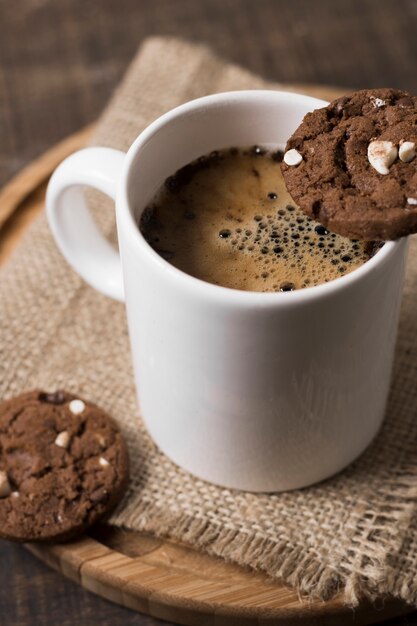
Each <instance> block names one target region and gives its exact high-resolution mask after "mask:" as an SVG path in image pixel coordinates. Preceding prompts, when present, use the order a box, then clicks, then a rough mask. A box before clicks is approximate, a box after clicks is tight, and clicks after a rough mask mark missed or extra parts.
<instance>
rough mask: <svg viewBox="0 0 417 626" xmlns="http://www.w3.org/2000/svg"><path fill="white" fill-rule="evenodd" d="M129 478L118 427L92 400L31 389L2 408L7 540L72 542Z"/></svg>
mask: <svg viewBox="0 0 417 626" xmlns="http://www.w3.org/2000/svg"><path fill="white" fill-rule="evenodd" d="M128 473H129V463H128V454H127V449H126V445H125V442H124V440H123V438H122V435H121V433H120V431H119V429H118V427H117V425H116V424H115V422H114V421H113V420H112V419H111V418H110V417H109V416H108V415H107V414H106V413H105V412H104V411H102V410H101V409H100V408H98V407H97V406H96V405H94V404H92V403H91V402H88V401H86V400H82V399H81V398H78V397H76V396H74V395H73V394H70V393H67V392H64V391H59V392H56V393H45V392H42V391H31V392H28V393H25V394H22V395H20V396H18V397H16V398H13V399H11V400H7V401H5V402H3V403H1V404H0V537H3V538H5V539H10V540H13V541H52V540H53V541H57V540H67V539H70V538H71V537H73V536H75V535H77V534H80V533H81V532H83V531H84V530H85V529H86V528H88V527H89V526H91V525H92V524H93V523H94V522H96V521H97V520H98V519H99V518H100V517H102V516H103V515H104V514H106V513H108V512H109V511H110V510H111V509H112V508H113V507H114V506H115V505H116V504H117V502H118V501H119V500H120V499H121V497H122V495H123V493H124V490H125V487H126V485H127V481H128Z"/></svg>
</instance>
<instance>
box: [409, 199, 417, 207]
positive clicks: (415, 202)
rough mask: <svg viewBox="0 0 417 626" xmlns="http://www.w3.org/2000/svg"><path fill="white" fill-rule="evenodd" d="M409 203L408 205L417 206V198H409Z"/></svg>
mask: <svg viewBox="0 0 417 626" xmlns="http://www.w3.org/2000/svg"><path fill="white" fill-rule="evenodd" d="M407 202H408V204H412V205H414V206H417V198H407Z"/></svg>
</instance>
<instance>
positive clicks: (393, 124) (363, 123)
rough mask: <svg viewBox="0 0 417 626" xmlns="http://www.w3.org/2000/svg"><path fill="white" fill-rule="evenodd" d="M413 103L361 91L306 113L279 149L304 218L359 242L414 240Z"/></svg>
mask: <svg viewBox="0 0 417 626" xmlns="http://www.w3.org/2000/svg"><path fill="white" fill-rule="evenodd" d="M416 148H417V97H414V96H411V95H410V94H408V93H407V92H404V91H399V90H395V89H372V90H370V89H368V90H363V91H357V92H355V93H353V94H351V95H348V96H344V97H341V98H338V99H337V100H334V101H333V102H331V103H330V104H329V105H328V106H327V107H325V108H322V109H317V110H315V111H313V112H312V113H308V114H307V115H306V116H305V117H304V120H303V121H302V123H301V125H300V126H299V127H298V128H297V130H296V131H295V133H294V134H293V135H292V136H291V138H290V139H289V140H288V142H287V146H286V151H285V154H284V159H283V162H282V164H281V167H282V172H283V176H284V179H285V183H286V185H287V188H288V191H289V192H290V194H291V195H292V197H293V198H294V200H295V201H296V202H297V203H298V204H299V205H300V207H301V209H302V210H303V211H304V212H305V213H307V215H309V216H311V217H313V218H314V219H316V220H318V221H319V222H320V223H321V224H323V225H324V226H326V227H327V228H329V229H330V230H332V231H334V232H336V233H339V234H340V235H344V236H346V237H350V238H351V239H363V240H387V239H397V238H398V237H402V236H404V235H409V234H411V233H415V232H417V158H416Z"/></svg>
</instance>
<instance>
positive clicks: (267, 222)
mask: <svg viewBox="0 0 417 626" xmlns="http://www.w3.org/2000/svg"><path fill="white" fill-rule="evenodd" d="M281 160H282V152H280V151H275V152H268V151H266V150H265V149H263V148H260V147H258V146H254V147H252V148H249V149H237V148H230V149H228V150H222V151H214V152H212V153H211V154H209V155H207V156H203V157H200V158H199V159H197V160H196V161H193V162H192V163H190V164H188V165H186V166H185V167H183V168H181V169H180V170H178V172H176V173H175V174H174V175H173V176H170V177H169V178H168V179H167V180H166V181H165V184H164V185H163V186H162V188H161V189H160V190H159V191H158V192H157V194H156V195H155V197H154V199H153V200H152V202H151V203H150V204H149V205H148V206H147V207H146V209H145V211H144V212H143V214H142V216H141V217H140V220H139V228H140V230H141V232H142V234H143V235H144V237H145V239H146V240H147V242H148V243H149V244H150V245H151V246H152V248H153V249H154V250H155V251H156V252H157V253H158V254H160V256H162V257H163V258H165V259H166V260H167V261H169V262H170V263H171V264H172V265H174V266H175V267H177V268H178V269H180V270H182V271H184V272H186V273H187V274H190V275H191V276H194V277H196V278H200V279H201V280H204V281H206V282H209V283H213V284H215V285H222V286H223V287H229V288H232V289H242V290H245V291H265V292H273V291H293V290H294V289H302V288H304V287H312V286H315V285H319V284H322V283H326V282H329V281H331V280H333V279H335V278H337V277H339V276H343V275H344V274H348V273H349V272H351V271H352V270H354V269H356V268H358V267H359V266H361V265H363V264H364V263H365V262H366V261H368V260H369V258H370V257H371V256H373V254H374V253H375V251H376V250H377V249H378V247H380V245H382V244H377V243H369V242H359V241H351V240H350V239H347V238H345V237H342V236H340V235H336V234H335V233H331V232H329V231H328V230H327V229H326V228H324V226H322V225H320V224H319V223H318V222H315V221H314V220H312V219H310V218H309V217H307V216H306V215H305V214H304V213H303V212H302V211H301V210H300V209H299V208H298V207H297V206H296V204H295V203H294V202H293V200H292V198H291V196H290V195H289V193H288V192H287V190H286V187H285V183H284V180H283V177H282V174H281V169H280V166H279V163H280V161H281Z"/></svg>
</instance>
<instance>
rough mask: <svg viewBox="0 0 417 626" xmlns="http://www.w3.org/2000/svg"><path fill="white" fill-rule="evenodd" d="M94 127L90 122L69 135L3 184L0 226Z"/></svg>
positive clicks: (88, 135)
mask: <svg viewBox="0 0 417 626" xmlns="http://www.w3.org/2000/svg"><path fill="white" fill-rule="evenodd" d="M94 128H95V124H91V125H89V126H86V127H85V128H83V129H82V130H80V131H78V132H76V133H74V134H73V135H69V137H66V138H65V139H63V140H62V141H60V142H59V143H57V144H56V145H55V146H53V147H52V148H50V149H49V150H48V151H47V152H44V153H43V154H41V155H40V156H39V157H38V158H36V159H35V160H34V161H32V162H31V163H29V165H27V166H26V167H25V168H23V169H22V170H21V171H20V172H19V173H18V174H16V175H15V176H14V177H13V178H12V179H11V180H10V181H9V182H8V183H6V184H5V185H4V187H3V188H2V189H1V190H0V228H1V227H2V226H3V224H4V223H5V222H6V221H7V220H8V219H9V217H11V215H12V214H13V213H14V211H15V210H16V209H17V207H18V206H19V205H20V204H21V203H22V202H23V201H24V199H25V198H26V197H27V196H28V195H29V194H30V193H31V192H32V191H33V190H34V189H36V188H37V187H39V185H41V184H42V183H43V182H44V181H45V180H46V179H47V178H49V176H50V175H51V174H52V172H53V171H54V169H55V168H56V167H57V166H58V165H59V163H60V162H61V161H63V160H64V159H65V158H66V157H67V156H69V155H70V154H72V152H75V151H76V150H79V149H80V148H81V147H82V146H83V145H85V144H86V143H87V142H88V140H89V139H90V137H91V136H92V133H93V131H94Z"/></svg>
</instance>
